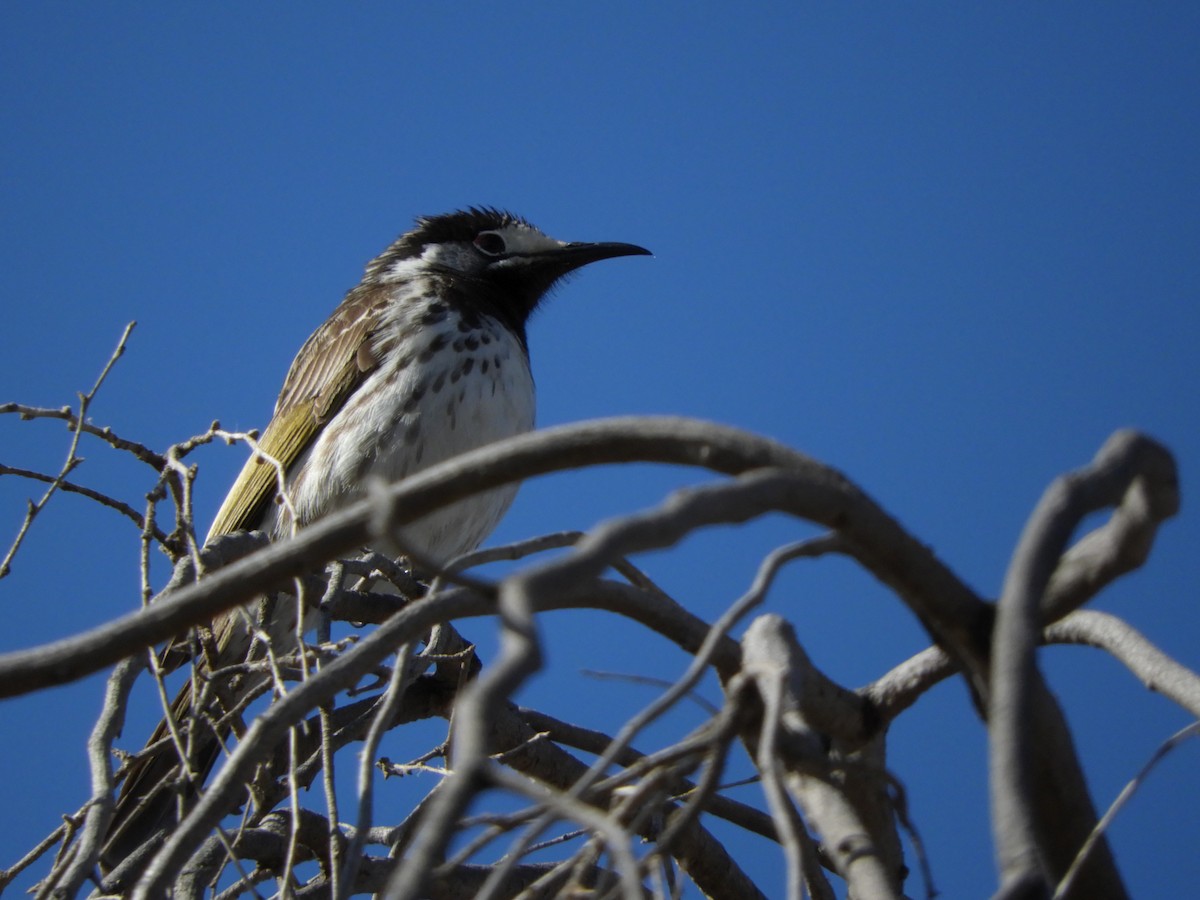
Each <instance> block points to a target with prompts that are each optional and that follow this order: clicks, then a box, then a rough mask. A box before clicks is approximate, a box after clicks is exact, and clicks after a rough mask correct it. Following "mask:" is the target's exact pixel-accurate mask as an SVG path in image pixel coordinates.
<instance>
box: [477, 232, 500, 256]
mask: <svg viewBox="0 0 1200 900" xmlns="http://www.w3.org/2000/svg"><path fill="white" fill-rule="evenodd" d="M475 246H476V247H477V248H478V249H479V250H480V251H482V252H483V253H486V254H487V255H488V256H499V255H500V254H501V253H503V252H504V251H505V249H506V248H505V246H504V238H502V237H500V235H498V234H496V232H494V231H481V232H480V233H479V234H477V235H476V236H475Z"/></svg>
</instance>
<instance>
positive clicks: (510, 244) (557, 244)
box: [494, 225, 566, 254]
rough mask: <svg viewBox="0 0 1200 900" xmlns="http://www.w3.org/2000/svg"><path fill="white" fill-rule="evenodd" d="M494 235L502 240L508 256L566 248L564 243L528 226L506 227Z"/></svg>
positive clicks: (499, 229) (496, 231) (498, 229)
mask: <svg viewBox="0 0 1200 900" xmlns="http://www.w3.org/2000/svg"><path fill="white" fill-rule="evenodd" d="M494 233H495V234H498V235H500V237H502V238H504V246H505V247H506V248H507V253H508V254H513V253H518V254H524V253H545V252H547V251H549V250H559V249H561V248H562V247H565V246H566V242H565V241H559V240H555V239H554V238H552V237H550V236H548V235H545V234H542V233H541V232H540V231H538V230H537V229H536V228H533V227H531V226H529V225H506V226H504V227H503V228H497V229H496V230H495V232H494Z"/></svg>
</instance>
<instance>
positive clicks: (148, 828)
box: [100, 680, 232, 873]
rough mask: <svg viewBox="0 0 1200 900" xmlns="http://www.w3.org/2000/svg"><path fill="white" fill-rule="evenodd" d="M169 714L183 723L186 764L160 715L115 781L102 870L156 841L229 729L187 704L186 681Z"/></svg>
mask: <svg viewBox="0 0 1200 900" xmlns="http://www.w3.org/2000/svg"><path fill="white" fill-rule="evenodd" d="M171 716H172V719H173V721H175V722H177V723H188V724H187V727H186V729H185V730H182V731H181V733H180V739H181V741H182V743H183V747H184V750H185V751H186V754H185V755H186V758H187V764H186V766H185V765H184V762H183V759H182V757H181V754H180V748H179V747H178V746H177V745H176V743H175V741H174V740H170V739H169V737H170V730H169V728H168V726H167V720H166V719H164V720H163V721H161V722H159V723H158V727H157V728H155V730H154V734H153V735H151V737H150V740H149V741H147V742H146V750H144V751H143V754H142V756H140V757H139V758H138V759H136V760H134V761H133V763H132V764H131V765H130V767H129V772H128V774H127V775H126V776H125V781H124V783H123V784H122V786H121V793H120V795H119V796H118V797H117V804H116V812H115V813H114V815H113V819H112V822H111V823H110V824H109V828H108V834H107V836H106V838H105V842H104V850H103V852H102V854H101V858H100V860H101V866H102V868H103V869H104V871H105V872H106V873H109V872H113V871H114V870H115V869H116V868H117V867H119V866H120V865H121V864H122V863H123V862H125V861H126V860H128V859H130V857H132V856H134V855H135V854H136V855H140V854H139V853H138V851H140V850H141V849H142V848H143V847H145V846H147V845H149V844H158V843H161V841H162V839H163V836H164V835H165V834H166V833H167V832H168V831H169V830H170V829H171V827H172V826H173V825H174V823H176V822H178V821H179V820H180V819H181V818H182V816H183V814H185V813H186V812H187V810H188V809H190V807H191V806H192V805H193V804H194V803H195V800H196V796H197V794H198V793H199V790H200V786H201V785H202V784H203V783H204V780H205V778H206V777H207V776H208V773H209V772H210V771H211V770H212V767H213V765H214V764H215V763H216V761H217V757H218V756H219V755H220V753H221V746H222V743H223V741H224V739H225V737H226V736H227V735H228V734H229V732H230V730H231V728H232V726H231V724H230V723H228V722H220V718H221V717H220V716H219V715H214V716H211V717H209V716H205V715H203V714H198V712H197V711H196V710H195V709H194V708H193V697H192V682H191V681H190V680H189V681H188V682H187V683H186V684H184V686H183V689H182V690H181V691H180V692H179V694H178V696H176V698H175V701H174V702H173V703H172V704H171ZM182 728H183V726H181V729H182ZM156 745H158V746H156ZM151 748H153V749H151Z"/></svg>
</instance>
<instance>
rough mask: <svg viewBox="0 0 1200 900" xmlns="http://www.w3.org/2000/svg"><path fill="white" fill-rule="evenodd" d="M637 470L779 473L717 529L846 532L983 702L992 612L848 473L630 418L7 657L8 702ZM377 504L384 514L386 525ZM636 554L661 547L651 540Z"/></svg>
mask: <svg viewBox="0 0 1200 900" xmlns="http://www.w3.org/2000/svg"><path fill="white" fill-rule="evenodd" d="M629 462H656V463H673V464H677V465H694V466H700V467H704V468H708V469H711V470H713V471H717V472H722V473H725V474H731V475H737V474H741V473H745V472H749V471H751V470H755V469H767V468H771V469H774V470H776V472H777V473H778V474H777V477H778V478H779V480H778V481H777V482H775V484H774V486H772V485H766V486H760V488H759V491H760V493H759V496H758V497H757V498H756V499H749V500H747V501H744V502H743V503H742V504H741V506H740V508H739V509H738V510H737V511H736V512H735V513H734V514H733V515H730V514H724V515H721V516H720V517H719V518H710V519H709V521H742V520H744V519H745V518H749V517H751V516H753V515H758V514H761V513H763V512H766V511H768V510H782V511H787V512H791V513H792V514H794V515H801V516H805V517H807V518H810V519H812V520H814V521H818V522H821V523H822V524H826V525H828V526H830V527H834V528H837V529H838V530H840V531H843V532H844V533H846V534H847V535H848V536H849V537H851V538H852V539H853V541H854V543H855V544H856V545H857V546H858V548H859V552H858V553H856V556H858V558H860V560H862V561H864V562H866V563H867V564H868V565H869V567H870V568H871V570H872V571H873V572H874V573H875V574H876V576H877V577H880V578H882V579H883V580H884V581H885V582H887V583H888V584H889V585H891V586H892V587H894V588H895V589H896V590H898V591H899V592H900V593H901V595H902V596H903V597H904V599H905V600H906V601H907V602H909V604H910V606H912V607H913V609H914V611H915V612H916V613H917V615H918V616H919V617H920V618H921V619H922V621H923V622H924V623H925V624H926V626H927V627H929V628H930V629H931V630H932V631H933V633H934V636H935V639H936V640H938V642H939V643H943V645H944V646H946V647H947V649H948V650H949V651H950V652H951V654H952V655H954V656H955V657H956V658H958V659H959V660H960V661H961V662H962V663H963V664H964V668H965V670H966V671H967V672H968V673H969V674H970V675H971V677H972V684H973V686H974V687H975V689H976V690H977V691H979V692H982V691H985V690H986V679H985V677H984V672H985V669H986V666H985V659H986V648H985V647H984V645H983V635H984V631H982V630H981V626H986V625H987V624H988V623H990V618H991V616H990V610H989V609H988V607H987V606H986V605H985V604H983V603H982V602H981V601H980V600H979V598H977V597H976V596H975V595H974V594H973V593H972V592H971V590H970V589H969V588H968V587H967V586H966V585H965V584H963V582H962V581H961V580H960V579H958V578H957V577H956V576H955V575H954V574H953V573H952V572H951V571H950V570H949V569H947V568H946V567H945V566H944V565H943V564H942V563H941V562H940V561H938V560H937V559H936V557H934V556H933V554H932V553H930V552H929V550H928V549H927V548H925V547H924V546H923V545H922V544H920V542H918V541H916V540H915V539H914V538H913V537H911V536H910V535H909V534H908V533H907V532H905V531H904V530H903V529H902V528H901V527H900V526H899V525H898V524H897V523H896V522H895V520H893V519H892V518H891V517H889V516H888V515H887V514H886V513H884V512H883V510H882V509H880V508H879V507H878V506H877V505H876V504H875V503H874V502H873V501H872V500H870V498H869V497H867V496H866V495H865V494H864V493H862V491H860V490H858V489H857V488H855V487H854V486H853V485H852V484H850V483H849V482H848V481H847V480H846V479H845V478H843V477H842V476H841V475H840V474H839V473H838V472H836V471H835V470H833V469H831V468H829V467H827V466H824V465H822V464H820V463H818V462H816V461H814V460H812V459H810V458H809V457H807V456H804V455H803V454H800V453H797V452H795V451H793V450H790V449H788V448H787V447H784V446H782V445H781V444H778V443H775V442H774V441H770V440H768V439H766V438H762V437H758V436H756V435H752V434H749V433H747V432H744V431H740V430H738V429H735V428H729V427H727V426H722V425H716V424H713V423H710V422H702V421H697V420H694V419H680V418H671V417H647V418H637V417H629V418H617V419H605V420H599V421H594V422H585V423H581V424H576V425H567V426H562V427H559V428H552V429H547V430H545V431H540V432H534V433H533V434H527V435H521V436H519V437H516V438H511V439H509V440H506V441H502V442H499V443H496V444H492V445H490V446H488V447H484V448H482V449H480V450H477V451H474V452H472V453H468V454H464V455H462V456H459V457H457V458H455V459H453V460H450V461H448V462H446V463H443V464H441V465H438V466H435V467H433V468H430V469H427V470H425V471H423V472H421V473H419V474H417V475H414V476H412V477H410V478H407V479H405V480H404V481H402V482H400V483H398V484H394V485H391V486H388V487H387V488H386V489H384V490H382V491H380V492H379V494H378V495H377V496H373V497H370V498H367V499H364V500H361V501H359V502H357V503H354V504H353V505H351V506H349V507H347V508H346V509H344V510H341V511H339V512H336V513H333V514H331V515H329V516H327V517H326V518H324V519H322V520H321V521H319V522H317V523H315V524H313V525H311V526H309V527H308V528H306V529H304V530H302V531H301V532H300V533H299V534H298V535H297V536H296V537H295V538H293V539H291V540H288V541H284V542H281V543H278V544H272V545H271V546H269V547H266V548H264V549H263V550H261V551H259V552H258V553H255V554H253V555H252V556H249V557H247V558H245V559H243V560H240V561H239V562H237V563H234V564H233V565H230V566H228V567H226V568H225V569H222V570H221V571H219V572H216V573H214V574H213V575H211V576H210V577H208V578H205V579H202V580H201V581H200V582H198V583H197V584H194V585H191V586H189V587H186V588H183V589H182V590H179V591H177V592H176V593H175V594H173V595H172V596H171V597H170V598H169V599H164V600H163V601H161V602H159V603H154V604H152V605H150V606H149V607H147V608H145V609H143V610H140V611H138V612H136V613H132V614H130V615H127V616H125V617H122V618H120V619H117V620H115V621H113V622H110V623H107V624H105V625H102V626H100V627H98V628H95V629H92V630H91V631H88V632H84V633H83V634H80V635H76V636H73V637H69V638H65V639H63V640H60V641H56V642H53V643H51V644H46V645H43V646H41V647H35V648H32V649H28V650H21V651H16V652H13V653H8V654H4V655H3V656H0V697H9V696H15V695H17V694H21V693H27V692H29V691H33V690H37V689H39V688H43V687H49V686H52V685H56V684H63V683H66V682H68V681H72V680H75V679H78V678H81V677H83V676H85V675H89V674H91V673H93V672H95V671H97V670H99V669H101V668H103V667H105V666H108V665H111V664H113V663H115V662H117V661H118V660H120V659H122V658H124V657H125V656H128V655H130V654H131V653H133V652H135V651H137V650H138V649H140V648H143V647H147V646H151V645H153V644H156V643H159V642H161V641H164V640H166V639H168V638H171V637H174V636H175V635H177V634H181V633H183V632H184V631H185V630H186V629H188V628H189V627H192V626H194V625H198V624H201V623H203V622H206V621H210V620H211V619H212V618H214V617H215V616H216V615H217V614H219V613H221V612H224V611H225V610H228V609H232V608H233V607H235V606H239V605H241V604H243V603H246V602H248V601H249V600H250V599H251V598H252V597H254V596H255V595H257V594H259V593H263V592H267V591H270V590H272V589H278V588H280V587H282V586H285V585H286V584H287V583H288V581H289V580H290V579H291V578H293V577H294V576H297V575H301V574H303V573H304V572H306V571H308V570H310V569H311V568H312V567H313V565H314V564H316V563H318V562H323V561H326V560H329V559H333V558H335V557H337V556H339V555H344V554H345V553H347V552H349V551H350V550H352V549H353V548H355V547H358V546H361V545H362V544H363V543H364V542H365V541H366V540H367V539H368V537H369V536H370V534H371V530H372V526H374V525H377V524H378V523H380V522H381V521H383V522H384V523H385V524H386V525H387V526H388V527H389V528H391V529H393V530H395V529H402V526H403V525H404V524H405V523H407V522H410V521H413V520H415V519H417V518H420V517H421V516H423V515H425V514H427V513H429V512H431V511H433V510H435V509H438V508H439V507H442V506H444V505H446V504H448V503H451V502H453V501H455V500H460V499H462V498H463V497H467V496H470V495H471V494H474V493H478V492H480V491H484V490H488V489H490V488H493V487H496V486H498V485H501V484H505V483H508V482H512V481H519V480H522V479H525V478H530V477H533V476H535V475H541V474H546V473H548V472H553V471H561V470H564V469H571V468H578V467H580V466H585V465H600V464H611V463H629ZM772 491H774V492H775V493H776V496H771V492H772ZM381 504H384V505H386V509H385V510H382V513H383V515H382V516H381V509H380V505H381ZM711 515H712V513H710V516H711ZM739 517H740V518H739ZM693 527H694V526H693ZM686 530H690V529H684V530H683V532H681V533H685V532H686ZM399 537H400V538H401V540H400V542H401V543H403V541H402V534H400V535H399ZM639 537H646V536H639ZM650 537H651V538H652V537H653V536H650ZM599 539H600V540H603V539H604V536H603V535H602V536H601V537H600V538H599ZM633 543H634V544H637V545H641V546H662V545H663V544H662V542H661V540H659V541H656V540H653V539H651V540H635V541H633ZM604 555H605V556H606V557H608V558H611V557H612V553H606V554H604ZM576 556H577V555H576V554H572V555H571V556H570V557H569V558H572V559H574V558H576ZM593 558H594V556H593Z"/></svg>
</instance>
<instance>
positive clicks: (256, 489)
mask: <svg viewBox="0 0 1200 900" xmlns="http://www.w3.org/2000/svg"><path fill="white" fill-rule="evenodd" d="M386 302H387V297H386V290H385V289H384V288H380V287H372V288H364V287H362V286H359V287H358V288H355V289H354V290H353V291H351V292H350V293H349V294H348V295H347V296H346V299H345V300H343V301H342V303H341V305H340V306H338V308H337V309H336V310H335V311H334V313H333V315H332V316H330V317H329V319H328V320H327V321H326V322H325V323H324V324H323V325H322V326H321V327H320V328H318V329H317V330H316V331H315V332H313V334H312V336H311V337H310V338H309V339H308V340H307V341H305V342H304V346H303V347H301V348H300V352H299V353H297V354H296V358H295V360H293V361H292V366H291V368H290V369H289V370H288V374H287V378H286V379H284V382H283V390H281V391H280V392H279V399H278V400H277V401H276V402H275V414H274V415H273V416H272V417H271V421H270V422H269V423H268V424H267V427H266V430H265V431H264V432H263V434H262V438H261V439H260V440H259V446H260V447H261V449H262V451H263V452H264V453H265V454H267V455H268V456H270V457H271V458H272V459H274V460H277V461H278V462H279V463H280V464H281V465H282V466H283V468H284V471H285V472H286V471H288V470H289V469H290V468H291V467H292V465H293V464H294V463H295V462H296V460H298V459H299V458H300V456H301V454H303V453H304V451H305V450H307V449H308V447H309V445H310V444H312V442H313V441H314V440H315V439H316V437H317V434H318V433H319V432H320V430H321V428H322V426H324V424H325V423H326V422H327V421H329V419H331V418H333V416H334V415H335V414H336V413H337V411H338V410H339V409H340V408H341V407H342V404H343V403H344V402H345V400H346V398H347V397H348V396H350V394H351V393H352V392H353V391H354V389H355V388H357V387H358V386H359V385H360V384H361V383H362V382H363V380H364V379H365V378H366V376H367V374H368V373H369V372H370V371H371V370H372V369H374V368H375V366H376V365H377V360H376V359H375V357H374V355H373V354H372V352H371V338H372V336H373V334H374V333H375V331H376V330H377V329H378V327H379V322H380V315H381V313H382V312H383V310H384V308H385V307H386ZM277 487H278V473H277V470H276V468H275V466H273V465H271V464H270V463H268V462H266V461H265V460H261V459H256V458H251V459H250V460H248V461H247V462H246V465H245V466H243V467H242V471H241V474H239V475H238V477H237V480H236V481H235V482H234V483H233V487H232V488H231V489H230V491H229V493H228V494H227V495H226V497H225V502H224V503H222V504H221V508H220V510H218V512H217V515H216V518H215V519H214V520H213V524H212V528H211V529H210V530H209V532H208V539H209V540H211V539H212V538H213V537H215V536H217V535H219V534H228V533H230V532H233V531H238V530H241V529H245V528H255V527H258V526H259V525H260V523H261V521H262V518H263V514H264V513H265V512H266V510H267V505H268V503H270V501H271V499H272V498H273V497H274V496H275V491H276V488H277Z"/></svg>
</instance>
